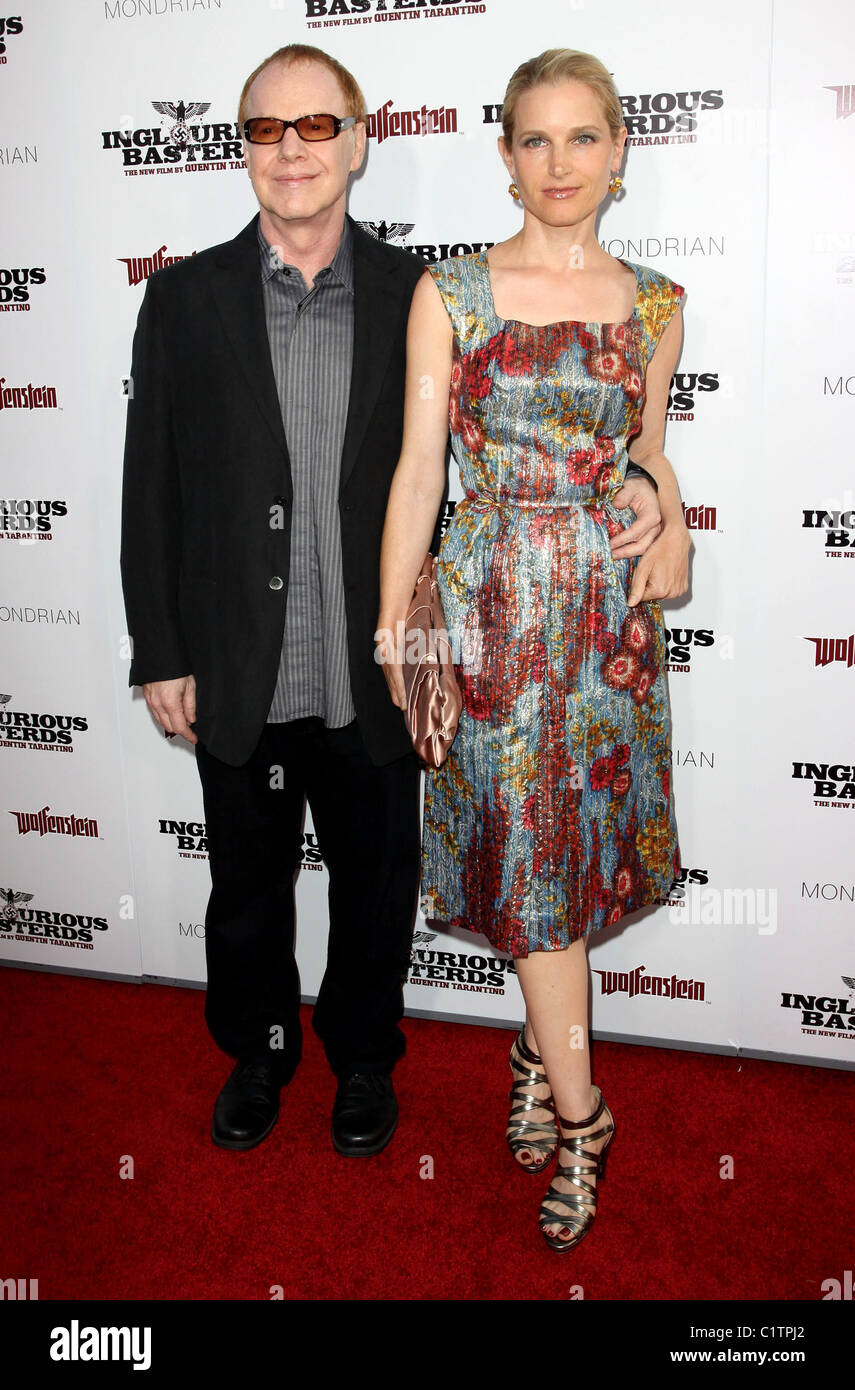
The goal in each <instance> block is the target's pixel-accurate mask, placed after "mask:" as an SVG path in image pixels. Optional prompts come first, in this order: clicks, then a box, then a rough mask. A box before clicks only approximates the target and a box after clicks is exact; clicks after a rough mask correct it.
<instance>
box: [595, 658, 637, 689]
mask: <svg viewBox="0 0 855 1390" xmlns="http://www.w3.org/2000/svg"><path fill="white" fill-rule="evenodd" d="M638 674H639V663H638V657H637V656H634V655H633V653H632V652H627V651H623V650H620V651H617V652H615V654H614V656H610V657H609V658H608V659H607V660H606V661H605V662H604V663H603V680H604V681H605V683H606V685H608V686H611V688H612V690H629V689H630V688H631V687H632V686H633V685H635V682H636V680H637V679H638Z"/></svg>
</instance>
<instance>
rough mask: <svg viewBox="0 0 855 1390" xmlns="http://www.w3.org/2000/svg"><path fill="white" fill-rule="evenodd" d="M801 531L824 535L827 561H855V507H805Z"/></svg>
mask: <svg viewBox="0 0 855 1390" xmlns="http://www.w3.org/2000/svg"><path fill="white" fill-rule="evenodd" d="M802 529H803V530H806V531H822V532H823V533H824V535H825V554H826V555H827V556H828V558H829V559H831V557H832V556H833V557H834V558H835V559H839V558H842V557H843V556H845V557H846V559H847V560H855V507H806V508H805V509H804V510H803V512H802Z"/></svg>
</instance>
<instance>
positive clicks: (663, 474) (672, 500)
mask: <svg viewBox="0 0 855 1390" xmlns="http://www.w3.org/2000/svg"><path fill="white" fill-rule="evenodd" d="M682 340H683V313H682V310H681V309H680V308H679V307H678V308H677V309H676V310H675V312H674V314H673V315H672V317H671V318H670V320H669V321H668V324H667V326H666V328H665V331H664V333H663V334H662V337H661V338H660V339H659V342H658V343H657V344H656V348H655V350H654V353H653V356H652V357H651V359H650V361H649V363H648V364H647V378H646V394H645V401H644V409H643V411H642V415H641V429H640V431H639V433H638V434H637V435H635V437H634V438H633V440H632V443H631V444H630V446H629V456H630V458H631V459H632V461H633V463H639V464H641V466H642V467H643V468H646V469H647V470H648V472H649V473H652V474H653V477H654V478H655V479H656V482H657V484H658V486H659V493H658V500H659V511H660V513H661V515H662V531H661V534H660V535H659V537H658V539H657V540H655V541H654V542H653V545H651V547H650V549H649V550H648V551H647V552H646V554H644V555H642V556H641V558H640V560H639V561H638V564H637V565H636V567H635V574H634V576H633V580H632V588H631V589H630V593H629V598H628V599H627V603H628V605H629V607H630V608H633V607H635V605H636V604H637V603H640V602H643V601H645V600H647V599H660V598H679V597H680V595H681V594H684V593H685V592H686V590H687V589H688V587H689V551H690V549H691V545H692V538H691V536H690V535H689V532H688V531H687V529H686V523H685V521H684V520H683V507H682V503H681V499H680V489H679V487H678V486H677V479H676V477H675V476H674V470H673V468H672V467H671V464H670V463H669V462H668V459H667V458H666V457H665V454H664V452H663V445H664V443H665V417H666V414H667V411H668V392H669V390H670V387H671V378H672V377H673V375H674V368H675V367H676V365H677V358H678V357H679V355H680V345H681V343H682Z"/></svg>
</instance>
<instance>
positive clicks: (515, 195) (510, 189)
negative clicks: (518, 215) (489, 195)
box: [508, 183, 520, 203]
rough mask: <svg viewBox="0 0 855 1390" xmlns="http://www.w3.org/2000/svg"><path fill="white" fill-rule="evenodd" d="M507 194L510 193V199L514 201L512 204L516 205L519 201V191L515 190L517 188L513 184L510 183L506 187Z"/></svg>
mask: <svg viewBox="0 0 855 1390" xmlns="http://www.w3.org/2000/svg"><path fill="white" fill-rule="evenodd" d="M508 192H509V193H510V195H511V197H512V198H513V199H514V202H517V203H518V202H519V200H520V191H519V189H518V188H517V186H516V184H515V183H511V184H509V185H508Z"/></svg>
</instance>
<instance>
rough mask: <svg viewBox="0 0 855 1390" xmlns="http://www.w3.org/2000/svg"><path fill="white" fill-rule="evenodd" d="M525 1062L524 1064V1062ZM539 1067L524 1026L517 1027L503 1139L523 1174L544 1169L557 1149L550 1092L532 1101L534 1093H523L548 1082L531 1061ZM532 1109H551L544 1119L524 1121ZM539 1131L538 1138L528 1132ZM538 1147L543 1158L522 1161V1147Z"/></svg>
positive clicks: (536, 1132) (552, 1102) (531, 1148)
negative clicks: (506, 1126)
mask: <svg viewBox="0 0 855 1390" xmlns="http://www.w3.org/2000/svg"><path fill="white" fill-rule="evenodd" d="M527 1063H528V1065H526V1064H527ZM533 1063H534V1064H536V1065H538V1066H543V1063H542V1061H541V1059H540V1058H539V1057H538V1055H537V1053H536V1052H532V1051H531V1048H529V1047H527V1046H526V1041H525V1029H521V1030H520V1033H519V1036H518V1037H516V1038H514V1041H513V1044H512V1046H511V1056H510V1064H511V1076H512V1077H514V1081H513V1085H512V1086H511V1091H510V1096H509V1100H510V1102H511V1115H510V1119H509V1121H508V1129H507V1141H508V1148H509V1149H510V1151H511V1153H512V1154H513V1156H514V1158H515V1159H516V1161H517V1163H518V1164H519V1166H520V1167H521V1168H524V1169H525V1171H526V1172H527V1173H542V1172H543V1171H544V1169H545V1168H548V1167H549V1165H550V1163H551V1162H552V1160H553V1158H554V1157H555V1155H556V1153H557V1152H558V1129H557V1127H556V1124H555V1102H554V1101H553V1099H552V1094H551V1093H550V1094H549V1095H548V1096H546V1097H545V1099H544V1100H536V1099H535V1098H534V1096H531V1095H528V1094H527V1093H526V1090H525V1087H526V1086H536V1085H538V1084H541V1085H546V1086H548V1085H549V1082H548V1081H547V1079H546V1072H545V1070H544V1071H542V1072H540V1071H534V1070H532V1064H533ZM532 1110H551V1111H552V1115H551V1116H550V1118H549V1119H546V1120H526V1119H523V1118H521V1117H522V1116H524V1115H527V1114H529V1113H530V1112H531V1111H532ZM538 1133H539V1134H540V1135H542V1136H546V1137H542V1138H540V1139H532V1138H531V1135H532V1134H538ZM527 1149H528V1150H539V1151H540V1152H541V1153H545V1157H544V1158H543V1159H542V1160H541V1161H540V1162H538V1163H523V1162H522V1160H521V1159H520V1158H518V1157H517V1155H518V1154H520V1153H523V1152H525V1150H527Z"/></svg>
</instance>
